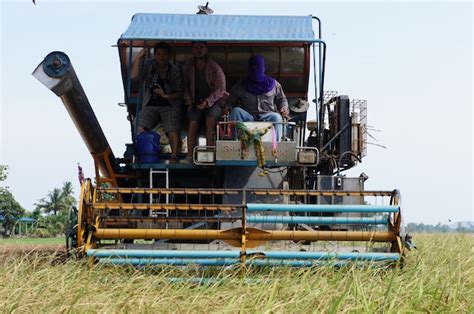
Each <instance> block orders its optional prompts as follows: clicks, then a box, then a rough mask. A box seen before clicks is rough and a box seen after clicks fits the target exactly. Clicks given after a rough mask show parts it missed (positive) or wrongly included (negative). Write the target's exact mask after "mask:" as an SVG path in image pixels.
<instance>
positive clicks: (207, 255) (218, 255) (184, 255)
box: [87, 249, 400, 264]
mask: <svg viewBox="0 0 474 314" xmlns="http://www.w3.org/2000/svg"><path fill="white" fill-rule="evenodd" d="M247 254H262V255H264V256H265V257H267V258H269V259H315V260H320V259H339V260H373V261H382V260H392V261H397V260H399V259H400V255H399V254H398V253H372V252H369V253H365V252H364V253H360V252H350V253H336V252H291V251H258V250H249V251H247ZM87 256H94V257H98V258H111V257H112V259H114V258H117V260H121V259H123V258H130V257H131V258H132V259H131V260H134V259H136V260H138V261H140V260H141V259H144V260H151V259H156V260H158V259H157V258H161V259H162V260H165V259H166V258H169V261H181V260H185V261H188V260H189V261H195V260H199V259H203V260H204V261H205V260H209V261H211V260H212V261H216V260H217V261H219V259H224V260H226V262H227V261H228V260H235V259H237V260H238V258H239V256H240V251H236V250H234V251H179V250H162V251H161V250H94V249H90V250H88V251H87ZM189 263H191V262H189ZM191 264H192V263H191Z"/></svg>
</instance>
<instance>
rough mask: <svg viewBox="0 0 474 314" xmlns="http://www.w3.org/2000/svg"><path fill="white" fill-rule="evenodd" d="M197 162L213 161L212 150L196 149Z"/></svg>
mask: <svg viewBox="0 0 474 314" xmlns="http://www.w3.org/2000/svg"><path fill="white" fill-rule="evenodd" d="M196 159H197V162H198V163H204V164H207V163H210V164H212V163H214V151H198V152H197V156H196Z"/></svg>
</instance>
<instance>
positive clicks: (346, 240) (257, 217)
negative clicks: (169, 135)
mask: <svg viewBox="0 0 474 314" xmlns="http://www.w3.org/2000/svg"><path fill="white" fill-rule="evenodd" d="M313 26H315V27H316V29H317V31H316V34H318V35H317V36H315V35H314V34H315V33H314V32H313ZM161 41H165V42H167V43H169V44H170V45H171V46H172V56H171V60H172V61H173V62H174V63H175V64H177V65H181V64H182V63H183V61H184V60H185V59H186V58H188V57H190V51H191V43H192V42H193V41H206V42H207V45H208V48H209V53H210V56H211V57H212V58H213V59H214V60H215V61H217V62H218V63H219V64H220V66H221V67H222V69H223V70H224V72H225V74H226V79H227V90H228V91H229V90H230V88H231V87H232V86H233V84H234V83H236V82H237V81H238V80H239V79H240V78H242V77H245V75H246V67H247V60H248V58H249V57H250V56H252V55H254V54H257V53H258V54H261V55H263V56H264V57H265V59H266V62H267V73H268V74H269V75H270V76H272V77H274V78H276V79H277V80H278V81H279V82H280V83H281V84H282V86H283V89H284V91H285V93H286V95H287V98H288V102H289V104H290V118H289V119H288V120H284V122H283V123H282V124H283V130H284V131H283V133H284V134H283V137H282V139H281V140H275V138H274V137H273V138H272V135H271V134H270V133H271V132H269V135H265V136H263V137H262V140H261V142H259V143H257V144H258V145H260V144H261V145H262V146H263V148H264V154H265V156H264V159H265V161H264V167H263V169H261V168H259V167H257V164H258V163H257V162H258V160H257V159H258V158H257V157H256V153H255V150H254V148H253V147H250V148H249V150H248V152H247V153H246V154H244V153H243V152H242V143H241V141H240V140H239V139H235V138H232V136H230V135H229V134H232V132H233V130H232V129H233V127H234V124H233V123H232V122H229V121H228V117H223V119H222V121H221V122H219V125H218V126H217V135H216V144H215V146H212V147H211V146H205V145H200V146H197V147H196V148H195V149H194V154H193V158H194V159H193V163H190V164H184V163H170V162H169V153H166V147H162V151H161V154H160V155H159V156H158V155H156V156H152V158H151V161H152V162H146V163H145V162H142V161H143V159H142V157H143V156H141V155H140V154H141V153H140V152H139V151H138V145H137V136H136V133H137V132H136V127H135V125H136V124H135V123H134V121H136V120H137V117H138V113H139V112H140V110H141V101H142V97H141V95H142V93H143V90H141V88H140V86H141V85H142V84H141V83H140V82H137V81H133V80H132V79H131V64H132V61H133V60H134V58H135V57H136V56H137V54H138V53H139V52H140V51H141V50H142V49H147V53H148V54H151V53H152V51H151V50H152V49H151V48H152V47H153V46H154V45H155V44H156V43H158V42H161ZM117 46H118V53H119V58H120V64H121V73H122V79H123V87H124V93H125V105H126V108H127V111H128V119H129V120H130V126H131V141H132V143H130V144H126V151H125V154H124V157H123V158H116V157H115V155H114V154H113V153H112V151H111V148H110V146H109V144H108V142H107V139H106V137H105V136H104V134H103V132H102V129H101V127H100V125H99V123H98V121H97V118H96V116H95V115H94V112H93V110H92V108H91V106H90V104H89V102H88V100H87V97H86V95H85V93H84V91H83V89H82V87H81V84H80V83H79V80H78V78H77V76H76V74H75V72H74V69H73V67H72V64H71V61H70V60H69V58H68V57H67V55H66V54H64V53H62V52H52V53H50V54H49V55H48V56H46V57H45V59H44V61H43V62H42V63H41V64H40V65H39V66H38V67H37V68H36V70H35V71H34V73H33V75H34V76H35V77H36V78H37V79H38V80H39V81H40V82H41V83H43V84H44V85H45V86H46V87H48V88H49V89H51V90H52V91H53V92H54V93H55V94H56V95H57V96H59V97H60V98H61V100H62V101H63V103H64V105H65V106H66V109H67V111H68V113H69V115H70V116H71V118H72V119H73V122H74V123H75V125H76V127H77V129H78V131H79V133H80V134H81V136H82V139H83V140H84V142H85V143H86V145H87V148H88V149H89V151H90V153H91V155H92V157H93V159H94V163H95V185H94V184H93V183H92V181H91V180H90V179H86V180H85V181H84V183H83V184H82V187H81V194H80V201H79V206H78V209H77V210H74V209H73V210H71V212H70V221H69V232H68V239H67V243H68V248H69V249H70V250H72V251H74V252H75V253H76V254H77V255H78V256H81V257H89V258H90V259H91V261H94V262H98V263H103V264H115V265H118V264H120V265H121V264H128V265H162V264H172V265H188V264H198V265H206V266H213V265H218V266H219V265H240V266H241V267H242V269H244V270H245V269H246V268H247V267H249V266H261V265H263V266H265V265H269V266H280V265H281V266H317V265H327V264H331V265H345V264H347V263H353V262H355V263H360V262H366V261H370V262H373V261H377V262H383V263H392V264H397V263H399V262H402V261H403V257H404V250H405V248H406V247H407V246H409V244H410V243H409V241H407V239H408V240H409V238H406V237H405V234H404V231H403V223H402V212H401V203H400V193H399V191H398V190H393V191H366V190H364V182H365V181H366V180H367V178H368V177H367V176H366V175H365V174H361V176H359V177H346V176H344V175H341V172H343V171H345V170H347V169H350V168H352V167H354V166H355V165H357V164H358V163H359V162H361V160H362V158H363V157H364V156H365V155H366V152H367V106H366V101H363V100H350V99H349V97H348V96H338V95H337V93H329V92H324V75H325V60H326V44H325V42H324V41H323V40H322V38H321V22H320V20H319V19H318V18H316V17H312V16H236V15H195V14H193V15H181V14H136V15H134V16H133V18H132V21H131V24H130V26H129V28H128V29H127V30H126V32H125V33H124V34H123V35H122V36H121V37H120V38H119V40H118V43H117ZM310 68H312V69H313V73H314V86H309V85H310ZM311 83H312V82H311ZM309 87H311V88H313V90H312V91H314V93H315V95H317V96H316V99H315V100H313V102H314V103H315V107H316V115H315V120H313V121H307V118H308V113H307V110H308V108H309V103H310V100H309V99H308V92H309V91H308V90H309ZM247 127H248V128H249V129H250V130H254V129H261V128H272V127H275V126H274V125H272V124H271V123H269V122H260V123H247ZM307 132H308V134H307ZM183 156H184V155H182V156H180V158H182V157H183ZM148 161H150V160H148ZM400 264H401V263H400Z"/></svg>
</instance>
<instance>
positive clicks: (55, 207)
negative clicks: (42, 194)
mask: <svg viewBox="0 0 474 314" xmlns="http://www.w3.org/2000/svg"><path fill="white" fill-rule="evenodd" d="M35 205H36V208H37V209H40V210H42V211H43V212H44V213H46V214H49V213H51V212H53V214H54V215H57V213H58V212H61V211H66V210H67V208H68V206H67V205H68V204H67V202H66V201H65V198H64V196H63V193H62V191H61V189H59V188H54V189H53V190H52V191H49V192H48V196H47V197H46V198H42V199H40V200H39V202H38V203H37V204H35Z"/></svg>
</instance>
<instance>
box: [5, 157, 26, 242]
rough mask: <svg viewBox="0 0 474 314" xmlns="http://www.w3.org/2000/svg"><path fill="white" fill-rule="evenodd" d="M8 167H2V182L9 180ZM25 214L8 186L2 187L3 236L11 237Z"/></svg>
mask: <svg viewBox="0 0 474 314" xmlns="http://www.w3.org/2000/svg"><path fill="white" fill-rule="evenodd" d="M7 175H8V167H7V166H5V165H0V182H3V181H5V180H6V179H7ZM24 213H25V209H24V208H23V207H21V205H20V204H19V203H18V202H17V201H16V200H15V197H14V196H13V194H12V193H11V192H10V190H9V189H8V187H7V186H0V215H2V216H3V222H2V227H3V236H10V234H11V233H12V230H13V227H14V226H15V223H16V221H17V220H18V219H20V218H21V216H22V215H23V214H24Z"/></svg>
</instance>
